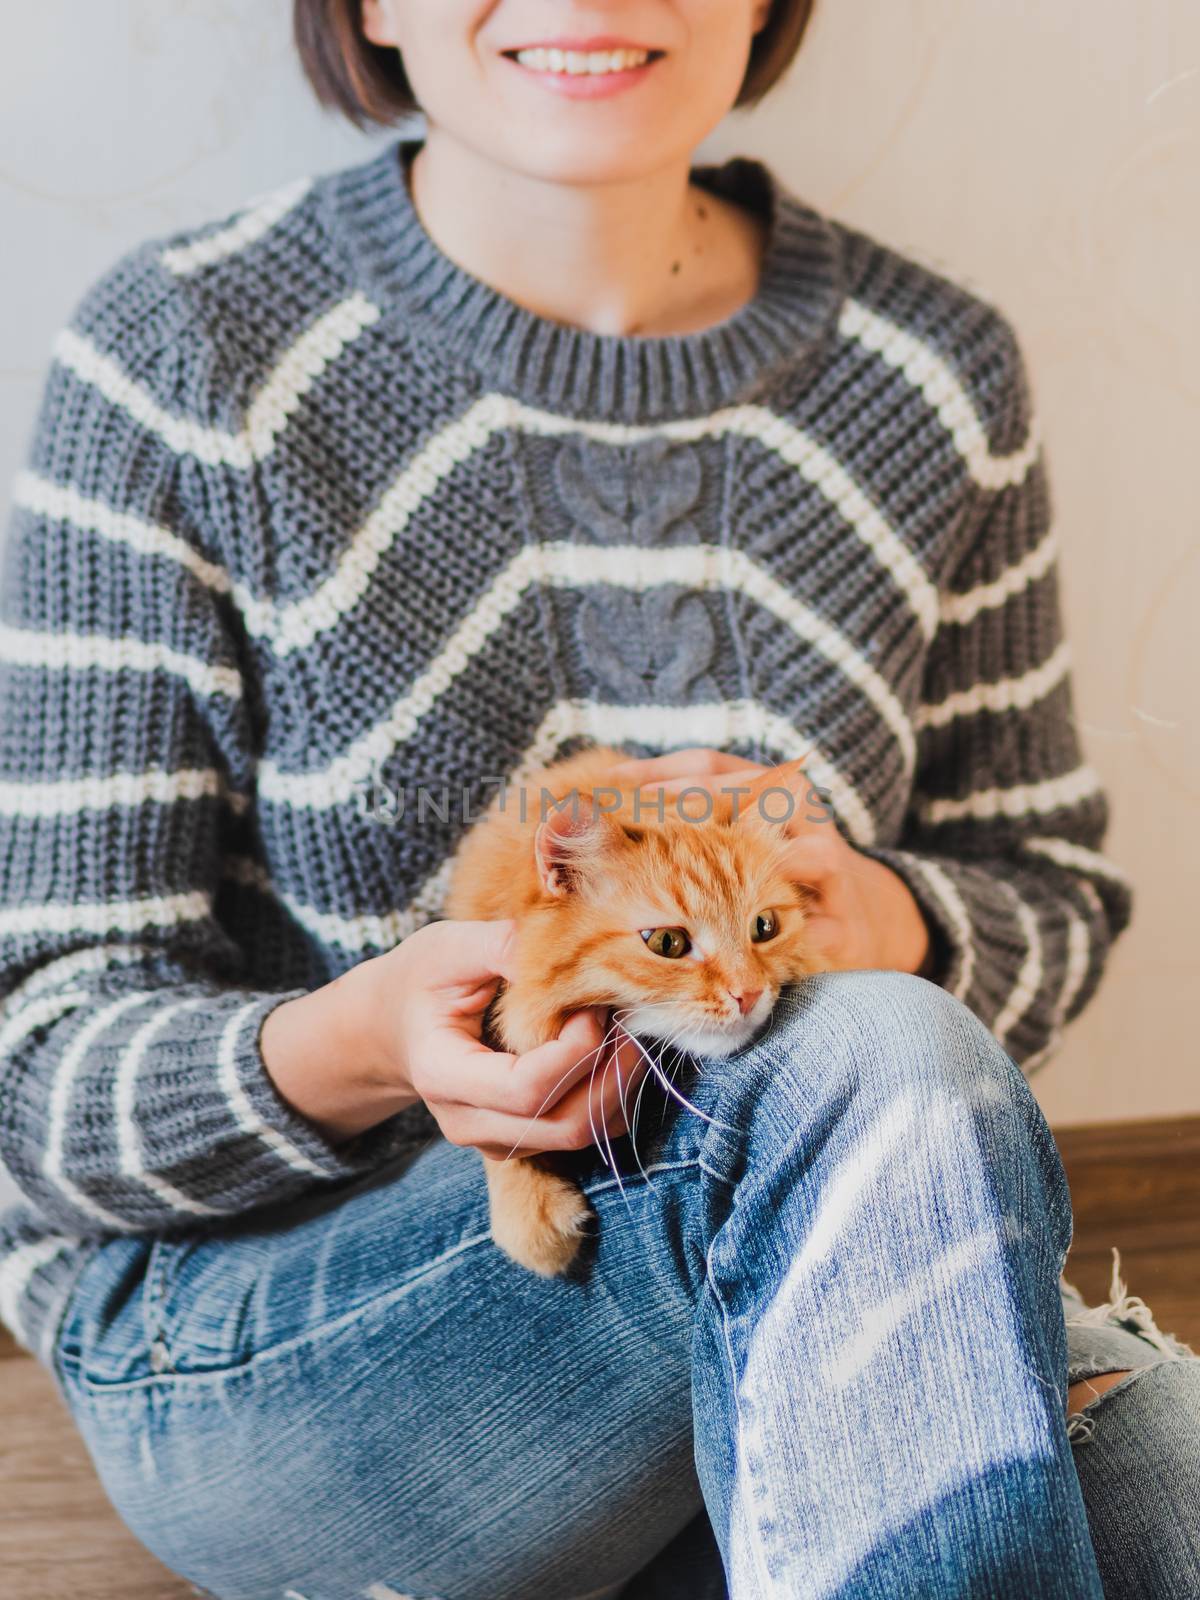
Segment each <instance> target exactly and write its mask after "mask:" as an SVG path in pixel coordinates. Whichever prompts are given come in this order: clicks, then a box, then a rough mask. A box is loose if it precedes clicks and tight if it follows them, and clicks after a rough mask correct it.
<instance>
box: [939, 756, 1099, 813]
mask: <svg viewBox="0 0 1200 1600" xmlns="http://www.w3.org/2000/svg"><path fill="white" fill-rule="evenodd" d="M1101 792H1102V789H1101V783H1100V778H1099V775H1098V774H1097V773H1096V772H1095V771H1094V770H1093V769H1092V768H1091V767H1090V766H1088V765H1086V764H1085V765H1083V766H1081V767H1077V768H1076V769H1075V771H1074V772H1066V773H1063V774H1062V776H1061V777H1058V778H1047V779H1045V780H1044V782H1042V783H1018V784H1014V785H1013V786H1012V788H1010V789H977V790H976V791H975V792H974V793H973V794H968V795H964V796H963V797H962V798H961V799H957V800H950V799H941V800H922V801H920V802H919V803H918V806H917V811H918V814H919V816H920V818H921V821H922V822H924V823H926V824H927V825H929V826H936V825H937V824H938V823H941V822H955V821H958V820H959V819H960V818H963V817H973V818H976V819H984V820H989V819H991V818H993V817H1026V816H1030V815H1041V814H1043V813H1045V812H1047V811H1057V810H1059V808H1060V807H1061V808H1064V809H1065V808H1067V807H1070V806H1075V805H1079V804H1081V803H1082V802H1083V801H1084V800H1090V799H1091V798H1092V797H1093V796H1094V795H1097V794H1099V793H1101Z"/></svg>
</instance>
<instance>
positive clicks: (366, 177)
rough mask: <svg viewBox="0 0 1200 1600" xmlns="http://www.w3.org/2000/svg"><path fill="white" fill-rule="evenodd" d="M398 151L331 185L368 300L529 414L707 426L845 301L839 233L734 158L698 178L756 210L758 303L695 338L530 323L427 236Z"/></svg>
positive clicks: (340, 231)
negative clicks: (701, 421) (699, 420)
mask: <svg viewBox="0 0 1200 1600" xmlns="http://www.w3.org/2000/svg"><path fill="white" fill-rule="evenodd" d="M419 146H420V140H419V139H403V138H399V139H396V140H394V141H393V142H392V143H391V144H389V145H387V146H385V147H384V149H383V150H381V151H380V152H379V153H378V154H377V155H375V156H373V157H371V158H370V159H369V160H367V161H365V162H361V163H359V164H358V165H356V166H352V167H346V168H343V169H342V170H341V171H340V172H337V173H335V174H333V175H332V176H331V178H330V179H329V186H328V189H327V191H326V196H327V202H328V212H327V216H328V220H329V224H330V226H331V227H332V228H333V229H334V230H335V232H336V233H337V235H338V237H339V238H340V239H341V241H342V242H343V244H344V245H345V247H346V248H347V250H348V252H349V254H350V256H351V259H352V261H353V263H354V270H355V273H356V276H357V278H358V281H359V283H360V285H361V287H362V288H363V289H364V291H365V292H366V293H367V294H369V295H370V296H371V297H372V298H373V299H375V300H376V301H377V302H378V303H379V304H380V305H381V306H383V307H384V308H385V310H387V309H389V308H395V309H396V311H397V312H398V313H399V314H400V315H401V316H402V317H403V319H404V322H405V324H406V326H407V327H408V328H409V330H410V331H411V332H412V333H413V334H414V335H415V336H416V337H418V338H422V339H425V340H429V341H432V342H433V343H435V344H436V345H437V346H440V348H442V349H443V350H444V351H445V352H446V353H447V354H448V355H450V356H453V357H454V358H455V359H457V360H459V361H465V362H468V363H469V364H470V365H471V366H473V367H474V368H475V369H476V370H477V371H478V372H479V373H480V375H481V376H482V378H483V380H484V381H485V382H486V383H487V385H488V386H489V387H490V388H493V389H497V390H499V391H501V392H503V393H506V394H510V395H514V396H517V397H518V398H519V399H521V400H524V401H525V402H527V403H528V404H530V405H535V406H539V407H545V408H547V409H550V410H555V411H561V412H566V413H570V414H572V415H576V416H581V417H591V418H600V419H604V420H608V421H622V422H649V421H654V420H658V419H662V418H667V417H686V416H700V415H704V414H706V413H708V412H711V411H713V410H716V409H718V408H719V407H721V406H725V405H729V404H732V403H733V402H735V401H737V400H740V399H744V398H747V397H748V396H749V395H751V394H752V393H753V392H754V391H756V390H757V389H758V388H759V387H760V385H761V384H762V383H763V382H765V381H766V379H767V378H768V376H769V374H770V373H771V372H772V371H774V369H775V368H777V367H778V366H779V365H780V364H782V363H793V364H794V363H796V362H797V361H800V360H801V359H802V358H803V357H804V356H805V354H806V353H807V352H808V351H809V350H810V349H811V348H812V347H813V346H815V345H816V344H817V343H818V342H819V341H820V340H821V339H822V337H823V336H824V335H825V333H826V332H827V331H828V330H829V328H830V326H831V324H832V323H833V322H834V321H835V319H836V316H837V312H838V309H839V307H840V304H841V300H842V287H841V279H840V273H839V268H838V255H837V249H836V241H835V239H834V236H833V230H832V228H831V226H830V224H829V223H828V221H826V219H825V218H824V217H822V216H821V215H820V214H819V213H817V212H816V211H814V210H813V209H812V208H811V207H809V206H807V205H806V204H804V202H802V201H801V200H800V199H798V198H797V197H796V196H795V195H793V194H791V193H790V192H789V191H788V190H786V189H785V188H784V187H783V186H782V185H781V183H780V181H779V180H778V178H777V177H776V176H775V174H774V173H773V172H772V171H771V169H770V168H769V167H767V166H765V165H764V164H763V163H762V162H760V161H756V160H754V159H752V158H750V157H746V156H736V157H733V158H732V159H730V160H728V161H726V162H724V163H722V164H720V165H715V164H714V165H699V166H695V167H693V169H692V178H693V181H694V182H696V183H697V184H699V185H701V186H702V187H705V188H707V189H709V190H710V191H711V192H714V193H718V194H723V195H725V196H727V197H728V198H730V199H733V200H735V201H737V202H739V203H741V204H743V205H749V206H753V207H756V208H757V209H758V210H759V211H760V212H761V213H762V215H763V216H764V217H765V218H766V220H767V227H768V232H767V243H766V251H765V256H764V260H763V263H762V268H761V272H760V277H759V283H758V287H757V289H756V292H755V294H754V296H753V298H752V299H750V300H748V301H747V302H746V303H745V304H744V305H742V306H741V307H740V308H739V309H738V310H737V311H736V312H734V314H733V315H732V316H730V317H728V318H726V319H725V320H724V321H723V322H719V323H715V324H713V325H712V326H710V327H708V328H703V329H700V330H699V331H697V332H694V333H686V334H667V335H661V336H654V335H640V334H639V335H620V334H598V333H593V332H591V331H589V330H588V329H585V328H580V327H577V326H574V325H572V324H569V323H562V322H556V321H553V320H552V319H550V318H548V317H542V316H539V315H537V314H536V313H535V312H532V311H529V310H527V309H526V308H525V307H523V306H520V305H518V304H517V303H516V302H515V301H514V300H510V299H509V298H508V297H507V296H506V295H504V294H502V293H500V292H499V291H498V290H496V289H494V288H492V287H491V286H490V285H489V284H486V283H484V282H483V281H482V280H480V279H479V278H476V277H474V276H473V275H472V274H471V273H470V272H468V271H466V270H465V269H464V268H463V267H461V266H459V265H458V264H457V263H456V262H454V261H452V260H451V259H450V258H449V257H448V256H447V255H445V254H444V253H443V251H442V250H441V249H440V248H439V247H438V246H437V245H436V244H435V243H434V241H433V239H432V237H431V236H430V234H429V233H427V232H426V229H425V226H424V224H423V223H422V221H421V219H420V216H419V215H418V213H417V210H416V207H415V206H414V204H413V200H412V195H411V193H410V191H409V186H408V181H407V176H406V170H405V166H404V165H403V162H404V161H405V160H406V159H407V158H408V157H411V155H412V154H413V153H414V152H415V151H416V150H417V149H418V148H419Z"/></svg>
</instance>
